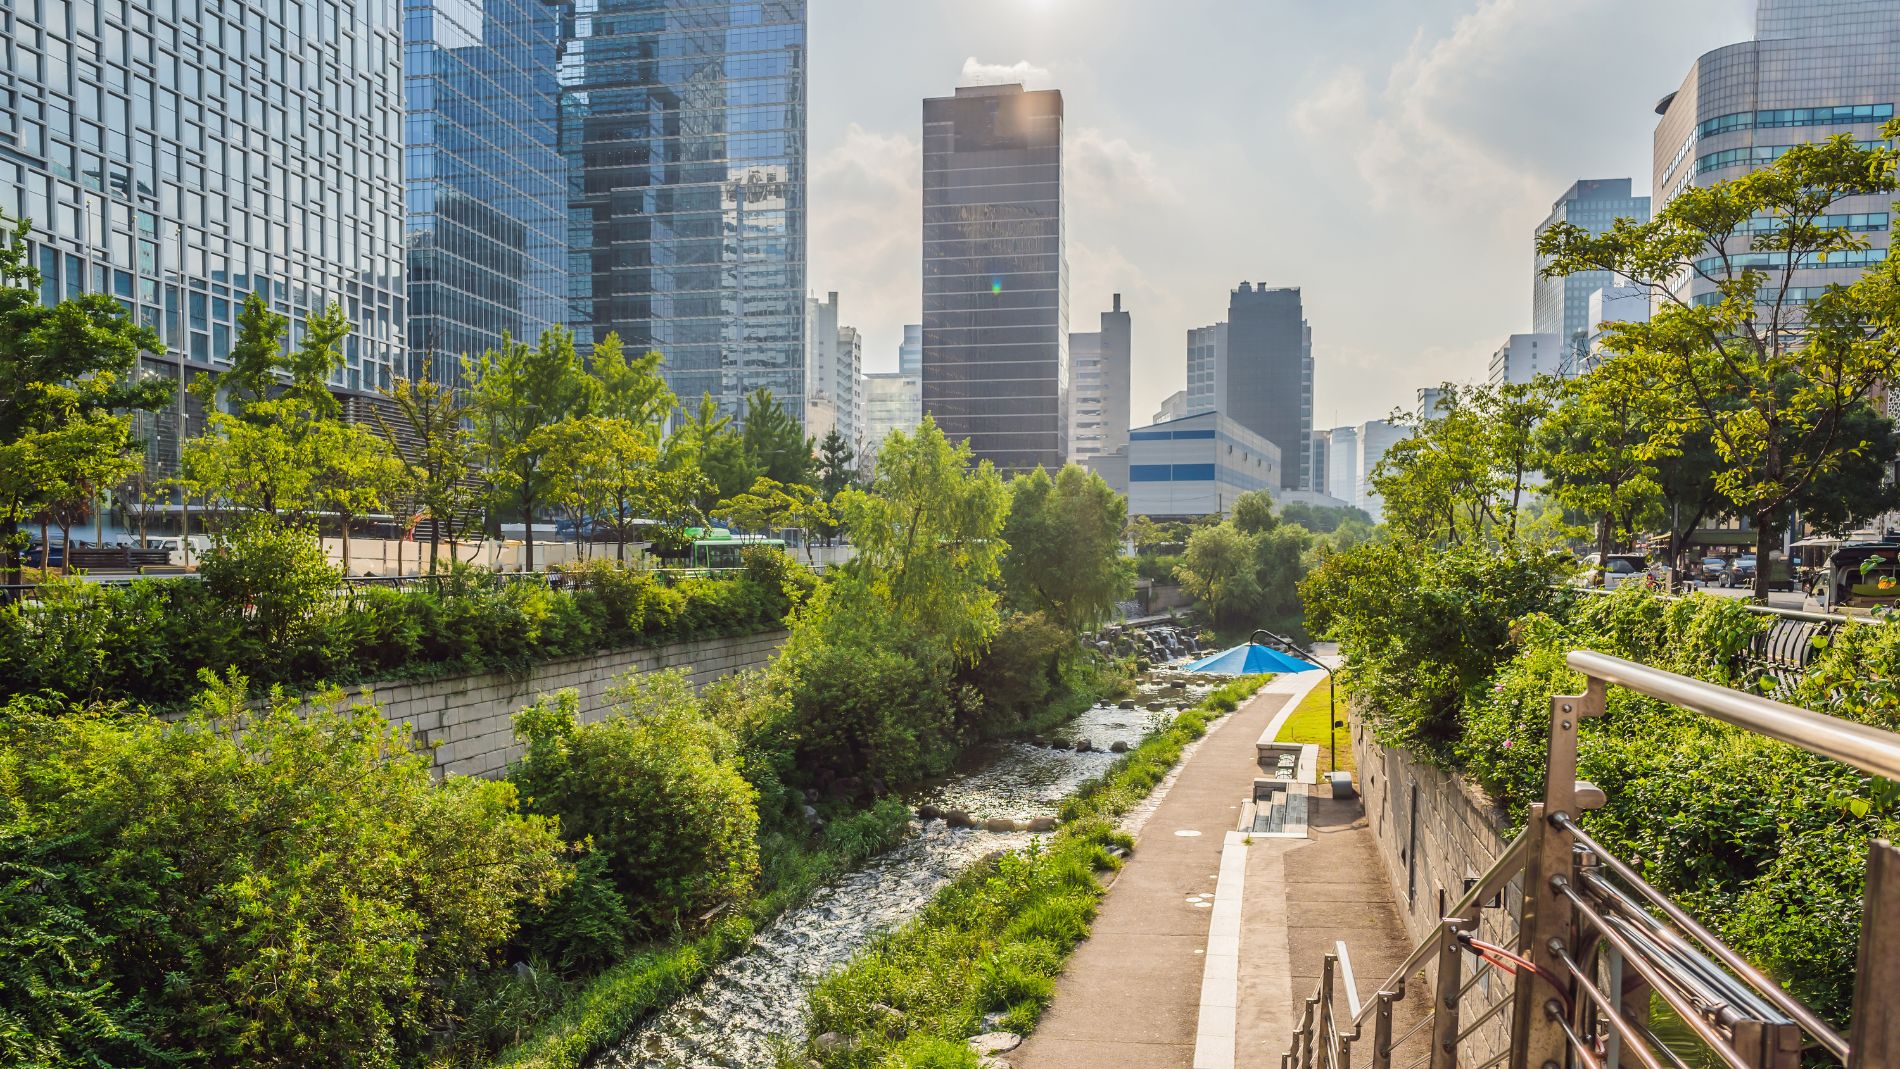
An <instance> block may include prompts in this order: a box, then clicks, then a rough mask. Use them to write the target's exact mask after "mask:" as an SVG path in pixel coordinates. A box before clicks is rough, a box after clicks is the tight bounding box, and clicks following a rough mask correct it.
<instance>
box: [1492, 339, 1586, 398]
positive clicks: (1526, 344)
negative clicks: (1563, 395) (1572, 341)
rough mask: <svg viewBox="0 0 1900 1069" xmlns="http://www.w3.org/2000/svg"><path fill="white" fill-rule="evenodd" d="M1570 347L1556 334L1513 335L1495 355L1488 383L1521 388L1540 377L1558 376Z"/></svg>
mask: <svg viewBox="0 0 1900 1069" xmlns="http://www.w3.org/2000/svg"><path fill="white" fill-rule="evenodd" d="M1565 352H1566V346H1565V345H1564V344H1563V342H1562V340H1561V339H1559V338H1558V337H1557V335H1555V334H1513V335H1511V336H1510V338H1509V339H1507V340H1506V341H1505V343H1504V344H1503V345H1500V346H1498V350H1497V352H1494V353H1492V354H1491V370H1490V374H1489V375H1487V376H1486V378H1485V382H1486V383H1488V384H1489V385H1492V386H1517V385H1522V384H1524V383H1528V382H1530V381H1531V380H1532V379H1534V378H1536V377H1537V376H1539V375H1555V374H1557V372H1558V370H1559V369H1560V368H1561V367H1562V366H1563V361H1564V353H1565Z"/></svg>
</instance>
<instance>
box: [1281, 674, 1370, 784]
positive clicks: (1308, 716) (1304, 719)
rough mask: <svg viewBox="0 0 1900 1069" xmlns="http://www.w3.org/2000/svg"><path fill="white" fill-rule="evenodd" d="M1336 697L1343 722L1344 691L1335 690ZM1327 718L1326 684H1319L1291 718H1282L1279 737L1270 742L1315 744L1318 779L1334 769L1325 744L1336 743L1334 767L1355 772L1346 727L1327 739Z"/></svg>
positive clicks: (1356, 766)
mask: <svg viewBox="0 0 1900 1069" xmlns="http://www.w3.org/2000/svg"><path fill="white" fill-rule="evenodd" d="M1336 697H1337V699H1338V705H1337V708H1338V716H1339V719H1341V720H1344V719H1346V709H1347V704H1346V688H1344V687H1341V688H1339V691H1338V693H1337V695H1336ZM1330 719H1331V715H1330V710H1329V708H1328V705H1327V685H1326V684H1325V683H1321V684H1320V685H1319V686H1317V687H1314V688H1313V689H1312V691H1311V692H1310V693H1308V694H1307V696H1306V697H1304V698H1302V699H1300V704H1299V706H1298V707H1297V708H1295V709H1294V710H1293V715H1292V716H1289V717H1287V718H1286V723H1285V724H1282V725H1280V734H1279V737H1277V738H1276V739H1274V741H1275V742H1301V743H1305V742H1310V743H1314V744H1316V745H1318V746H1319V774H1320V775H1321V776H1322V777H1323V776H1325V775H1326V773H1328V772H1331V771H1333V769H1334V767H1335V766H1334V765H1333V762H1332V754H1331V749H1332V747H1331V746H1329V745H1328V743H1329V741H1331V742H1337V743H1338V745H1339V764H1338V766H1337V767H1338V768H1339V769H1340V770H1341V771H1344V772H1354V773H1356V772H1357V771H1358V767H1359V766H1358V764H1357V763H1356V762H1355V761H1354V760H1353V756H1352V732H1351V730H1350V729H1348V728H1333V729H1332V736H1333V737H1332V739H1331V740H1329V739H1328V737H1327V732H1328V729H1327V723H1328V721H1329V720H1330Z"/></svg>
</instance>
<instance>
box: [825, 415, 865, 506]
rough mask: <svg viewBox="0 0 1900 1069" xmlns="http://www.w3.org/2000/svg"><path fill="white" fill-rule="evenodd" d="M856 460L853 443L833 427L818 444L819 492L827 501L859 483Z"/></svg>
mask: <svg viewBox="0 0 1900 1069" xmlns="http://www.w3.org/2000/svg"><path fill="white" fill-rule="evenodd" d="M856 460H857V453H856V452H854V451H853V450H852V448H851V443H850V442H847V441H845V439H844V435H842V434H840V433H838V428H836V427H833V428H832V429H831V430H830V431H829V432H828V433H827V434H826V435H825V439H824V441H822V442H820V443H819V444H818V491H819V493H822V494H824V495H825V500H826V501H829V500H831V499H832V498H834V497H837V496H838V495H839V494H840V493H842V492H843V491H844V488H845V487H847V486H850V485H851V484H852V483H853V482H856V481H857V477H858V473H857V470H856V469H855V468H854V467H853V466H852V465H853V463H854V462H855V461H856Z"/></svg>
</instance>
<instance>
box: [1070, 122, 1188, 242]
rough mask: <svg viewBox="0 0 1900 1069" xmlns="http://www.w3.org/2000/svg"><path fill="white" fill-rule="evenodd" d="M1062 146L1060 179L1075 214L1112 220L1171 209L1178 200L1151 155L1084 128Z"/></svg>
mask: <svg viewBox="0 0 1900 1069" xmlns="http://www.w3.org/2000/svg"><path fill="white" fill-rule="evenodd" d="M1064 141H1065V144H1064V148H1063V157H1062V164H1063V172H1064V173H1063V178H1064V180H1065V181H1066V182H1067V183H1068V191H1069V195H1070V197H1071V198H1072V200H1073V202H1074V204H1075V206H1076V207H1077V208H1080V209H1083V210H1090V209H1094V210H1100V211H1103V212H1105V213H1107V214H1108V217H1109V220H1112V219H1113V218H1115V217H1116V216H1119V215H1122V214H1123V213H1126V212H1127V211H1128V210H1129V209H1131V208H1132V209H1139V208H1142V207H1150V206H1157V205H1161V204H1167V203H1172V202H1174V201H1178V200H1179V199H1180V197H1181V194H1180V192H1179V191H1178V190H1176V189H1175V187H1174V183H1173V182H1172V181H1170V180H1169V179H1168V176H1167V175H1166V174H1165V173H1163V171H1162V169H1161V165H1160V164H1159V163H1158V162H1156V160H1155V156H1154V154H1153V153H1152V152H1148V151H1146V150H1144V149H1139V148H1136V147H1135V146H1134V145H1133V144H1130V143H1129V141H1128V139H1127V138H1122V137H1110V136H1109V135H1108V134H1106V133H1104V132H1103V131H1101V130H1099V129H1096V128H1094V127H1090V126H1084V127H1079V128H1071V129H1070V130H1069V131H1068V133H1067V136H1066V137H1065V138H1064ZM1109 220H1104V221H1109Z"/></svg>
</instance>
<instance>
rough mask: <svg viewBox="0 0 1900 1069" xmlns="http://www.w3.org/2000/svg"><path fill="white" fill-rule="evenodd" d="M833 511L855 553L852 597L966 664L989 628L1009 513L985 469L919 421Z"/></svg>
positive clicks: (998, 483) (889, 443) (887, 443)
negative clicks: (862, 594) (872, 603)
mask: <svg viewBox="0 0 1900 1069" xmlns="http://www.w3.org/2000/svg"><path fill="white" fill-rule="evenodd" d="M834 505H835V507H836V508H837V510H838V513H839V516H840V518H841V519H842V520H843V524H844V528H845V530H846V531H847V532H848V533H849V534H850V537H851V543H852V545H854V546H856V547H857V550H858V553H857V556H856V557H855V558H854V559H853V560H852V562H851V564H850V566H849V574H850V575H851V576H852V577H853V578H855V579H856V580H858V581H859V584H860V585H859V587H858V589H862V590H864V591H866V592H868V593H869V594H870V595H871V596H872V597H874V598H875V599H876V602H877V603H878V604H879V605H881V606H883V607H885V608H887V609H888V611H889V614H890V615H891V616H892V617H894V618H895V619H896V620H897V621H898V622H900V623H901V624H903V625H905V626H908V627H912V628H914V629H916V630H917V631H918V632H920V633H922V634H926V635H931V636H934V637H935V638H936V640H937V641H939V642H941V643H943V645H944V647H945V648H946V649H947V650H948V651H949V652H950V654H951V656H952V657H953V658H955V659H957V660H960V661H968V660H969V659H971V658H973V657H975V656H976V654H977V653H978V652H979V651H981V650H982V648H983V645H984V643H985V642H987V641H988V639H989V637H990V635H992V634H994V633H995V631H996V627H997V623H998V614H997V602H998V596H997V593H996V591H995V589H994V587H993V585H992V584H994V582H995V581H996V579H997V578H998V576H999V574H1000V562H1001V559H1002V555H1003V550H1004V548H1005V547H1004V543H1003V540H1002V533H1003V522H1004V518H1005V516H1006V514H1007V512H1008V509H1009V499H1008V492H1007V491H1006V490H1005V489H1004V488H1003V480H1002V479H1001V478H1000V477H998V476H997V474H996V470H995V468H993V467H992V466H991V465H990V462H989V461H987V460H985V461H981V462H979V463H977V464H975V465H974V466H972V464H971V458H970V447H969V444H968V443H967V442H966V443H959V444H957V445H954V446H953V445H951V444H950V442H949V441H948V440H947V439H945V438H944V436H943V431H941V430H939V429H938V428H937V423H936V421H935V420H933V419H931V418H930V417H929V416H925V417H924V421H923V423H922V424H921V425H919V426H918V428H917V430H916V431H915V432H913V433H909V434H906V433H904V432H902V431H897V432H893V433H892V434H891V435H890V437H888V438H886V439H885V440H884V445H883V448H882V449H880V450H879V451H878V457H877V475H876V477H875V478H874V479H873V480H872V482H871V486H870V489H869V490H868V491H865V490H858V489H850V490H846V491H845V492H843V493H841V494H839V495H838V499H837V501H836V502H834ZM865 608H866V610H867V611H873V610H871V609H870V607H869V606H866V607H865Z"/></svg>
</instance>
